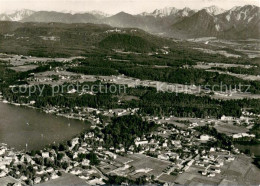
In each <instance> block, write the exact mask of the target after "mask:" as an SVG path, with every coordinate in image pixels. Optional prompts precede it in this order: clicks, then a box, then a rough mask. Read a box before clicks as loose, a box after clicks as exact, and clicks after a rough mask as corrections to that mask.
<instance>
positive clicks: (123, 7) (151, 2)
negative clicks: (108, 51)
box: [0, 0, 260, 14]
mask: <svg viewBox="0 0 260 186" xmlns="http://www.w3.org/2000/svg"><path fill="white" fill-rule="evenodd" d="M246 4H253V5H257V6H259V4H260V0H0V13H2V12H7V11H8V12H9V11H12V10H18V9H31V10H55V11H64V10H71V11H76V12H78V11H80V12H82V11H83V12H84V11H90V10H100V11H103V12H106V13H109V14H115V13H118V12H120V11H125V12H128V13H132V14H137V13H141V12H143V11H148V12H151V11H153V10H154V9H157V8H164V7H176V8H184V7H189V8H192V9H201V8H203V7H207V6H211V5H216V6H218V7H221V8H224V9H230V8H232V7H234V6H242V5H246Z"/></svg>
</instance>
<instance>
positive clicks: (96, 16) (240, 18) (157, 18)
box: [0, 5, 260, 39]
mask: <svg viewBox="0 0 260 186" xmlns="http://www.w3.org/2000/svg"><path fill="white" fill-rule="evenodd" d="M259 13H260V8H259V7H257V6H253V5H246V6H242V7H234V8H232V9H230V10H224V9H221V8H218V7H216V6H211V7H206V8H203V9H201V10H191V9H189V8H184V9H177V8H174V7H167V8H164V9H156V10H154V11H153V12H143V13H141V14H138V15H131V14H128V13H125V12H119V13H117V14H115V15H112V16H110V15H108V14H105V13H103V12H100V11H92V12H85V13H70V12H54V11H52V12H48V11H32V10H19V11H15V12H12V13H9V14H7V13H3V14H0V21H19V22H61V23H95V24H108V25H110V26H113V27H131V28H140V29H143V30H145V31H148V32H150V33H153V34H160V35H164V36H167V37H175V38H182V39H183V38H184V39H186V38H197V37H218V38H227V39H247V38H256V39H258V38H260V16H259V15H260V14H259Z"/></svg>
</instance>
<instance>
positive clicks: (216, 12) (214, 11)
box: [204, 6, 226, 15]
mask: <svg viewBox="0 0 260 186" xmlns="http://www.w3.org/2000/svg"><path fill="white" fill-rule="evenodd" d="M204 10H206V11H207V12H208V13H209V14H211V15H219V14H222V13H224V12H226V10H224V9H222V8H219V7H217V6H210V7H206V8H204Z"/></svg>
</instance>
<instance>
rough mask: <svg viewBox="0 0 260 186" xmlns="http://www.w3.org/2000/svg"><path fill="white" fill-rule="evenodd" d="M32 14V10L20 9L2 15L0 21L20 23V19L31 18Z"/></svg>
mask: <svg viewBox="0 0 260 186" xmlns="http://www.w3.org/2000/svg"><path fill="white" fill-rule="evenodd" d="M33 13H34V11H32V10H28V9H22V10H16V11H12V12H9V13H4V14H1V15H0V20H2V21H21V20H22V19H24V18H26V17H29V16H31V15H32V14H33Z"/></svg>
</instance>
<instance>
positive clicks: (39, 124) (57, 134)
mask: <svg viewBox="0 0 260 186" xmlns="http://www.w3.org/2000/svg"><path fill="white" fill-rule="evenodd" d="M87 128H89V125H87V124H85V123H84V122H81V121H77V120H70V119H66V118H63V117H57V116H54V115H50V114H45V113H43V112H40V111H38V110H35V109H30V108H24V107H17V106H13V105H9V104H4V103H0V143H6V144H7V145H8V146H9V147H14V148H15V149H17V150H23V149H26V144H28V146H27V150H32V149H35V150H37V149H41V148H43V147H44V146H46V145H48V144H52V143H59V142H62V141H65V140H69V139H71V138H72V137H74V136H75V135H77V134H79V133H80V132H82V131H84V130H85V129H87Z"/></svg>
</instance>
